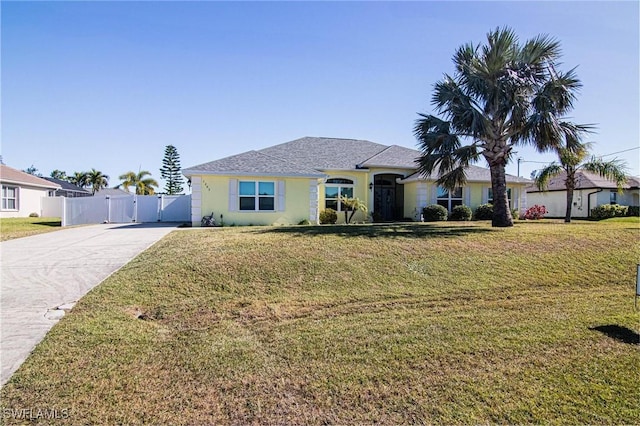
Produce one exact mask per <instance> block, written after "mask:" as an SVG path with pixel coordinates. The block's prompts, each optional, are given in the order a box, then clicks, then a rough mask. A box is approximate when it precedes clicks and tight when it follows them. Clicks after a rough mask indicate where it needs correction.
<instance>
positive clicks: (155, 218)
mask: <svg viewBox="0 0 640 426" xmlns="http://www.w3.org/2000/svg"><path fill="white" fill-rule="evenodd" d="M42 216H43V217H60V218H62V226H71V225H83V224H91V223H131V222H138V223H149V222H191V195H124V196H114V197H110V196H105V197H101V196H99V195H98V196H93V197H79V198H65V197H44V198H43V199H42Z"/></svg>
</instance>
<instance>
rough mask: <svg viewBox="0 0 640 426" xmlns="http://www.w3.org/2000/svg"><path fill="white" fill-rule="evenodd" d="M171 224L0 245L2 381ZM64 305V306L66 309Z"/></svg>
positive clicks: (111, 227)
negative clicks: (72, 307)
mask: <svg viewBox="0 0 640 426" xmlns="http://www.w3.org/2000/svg"><path fill="white" fill-rule="evenodd" d="M174 229H176V225H175V224H167V223H158V224H155V223H154V224H147V223H145V224H107V225H92V226H83V227H78V228H70V229H63V230H60V231H56V232H50V233H46V234H40V235H34V236H31V237H26V238H19V239H15V240H9V241H4V242H2V243H0V270H1V281H0V366H1V371H0V385H4V384H5V383H6V382H7V381H8V380H9V378H10V377H11V375H12V374H13V373H14V372H15V371H16V370H17V369H18V368H19V367H20V365H21V364H22V363H23V362H24V361H25V359H27V357H28V356H29V354H30V353H31V351H32V350H33V349H34V348H35V346H36V345H37V344H38V343H39V342H40V341H41V340H42V338H43V337H44V336H45V335H46V334H47V332H48V331H49V330H50V329H51V327H53V326H54V325H55V324H56V323H57V321H58V319H59V318H60V317H61V315H62V313H63V311H61V310H56V308H58V307H59V306H61V305H64V304H69V303H73V302H76V301H77V300H79V299H80V298H81V297H82V296H83V295H85V294H86V293H87V292H88V291H89V290H91V289H92V288H93V287H95V286H96V285H98V284H99V283H101V282H102V281H103V280H104V279H105V278H107V277H108V276H109V275H111V274H112V273H113V272H115V271H117V270H118V269H120V268H121V267H122V266H123V265H125V264H126V263H127V262H128V261H129V260H131V259H132V258H133V257H135V256H136V255H138V254H139V253H140V252H142V251H144V250H145V249H147V248H148V247H150V246H151V245H153V244H154V243H155V242H157V241H158V240H160V239H161V238H162V237H164V236H165V235H167V234H168V233H169V232H171V231H172V230H174ZM66 308H67V307H66V306H65V309H66Z"/></svg>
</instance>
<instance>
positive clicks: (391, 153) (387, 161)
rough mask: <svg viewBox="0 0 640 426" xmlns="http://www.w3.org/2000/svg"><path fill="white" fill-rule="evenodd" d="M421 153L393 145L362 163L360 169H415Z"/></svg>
mask: <svg viewBox="0 0 640 426" xmlns="http://www.w3.org/2000/svg"><path fill="white" fill-rule="evenodd" d="M419 156H420V151H417V150H415V149H411V148H405V147H403V146H398V145H391V146H389V147H387V148H385V149H384V150H382V151H380V152H378V153H376V154H375V155H374V156H373V157H371V158H368V159H366V160H365V161H363V162H362V163H360V167H398V168H402V169H413V168H415V167H416V159H417V158H418V157H419Z"/></svg>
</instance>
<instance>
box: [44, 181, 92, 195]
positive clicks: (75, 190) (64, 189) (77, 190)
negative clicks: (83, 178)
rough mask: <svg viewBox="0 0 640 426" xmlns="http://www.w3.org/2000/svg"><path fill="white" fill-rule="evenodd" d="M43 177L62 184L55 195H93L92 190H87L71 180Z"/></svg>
mask: <svg viewBox="0 0 640 426" xmlns="http://www.w3.org/2000/svg"><path fill="white" fill-rule="evenodd" d="M42 179H44V180H48V181H49V182H51V183H55V184H57V185H60V188H59V189H57V190H56V191H55V193H54V194H53V196H54V197H67V198H76V197H90V196H91V191H87V190H86V189H84V188H81V187H79V186H77V185H74V184H72V183H71V182H67V181H66V180H62V179H56V178H52V177H43V178H42Z"/></svg>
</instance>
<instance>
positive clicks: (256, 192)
mask: <svg viewBox="0 0 640 426" xmlns="http://www.w3.org/2000/svg"><path fill="white" fill-rule="evenodd" d="M275 196H276V185H275V183H274V182H263V181H240V182H239V184H238V200H239V203H240V210H241V211H274V210H275V209H276V202H275V198H276V197H275Z"/></svg>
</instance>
